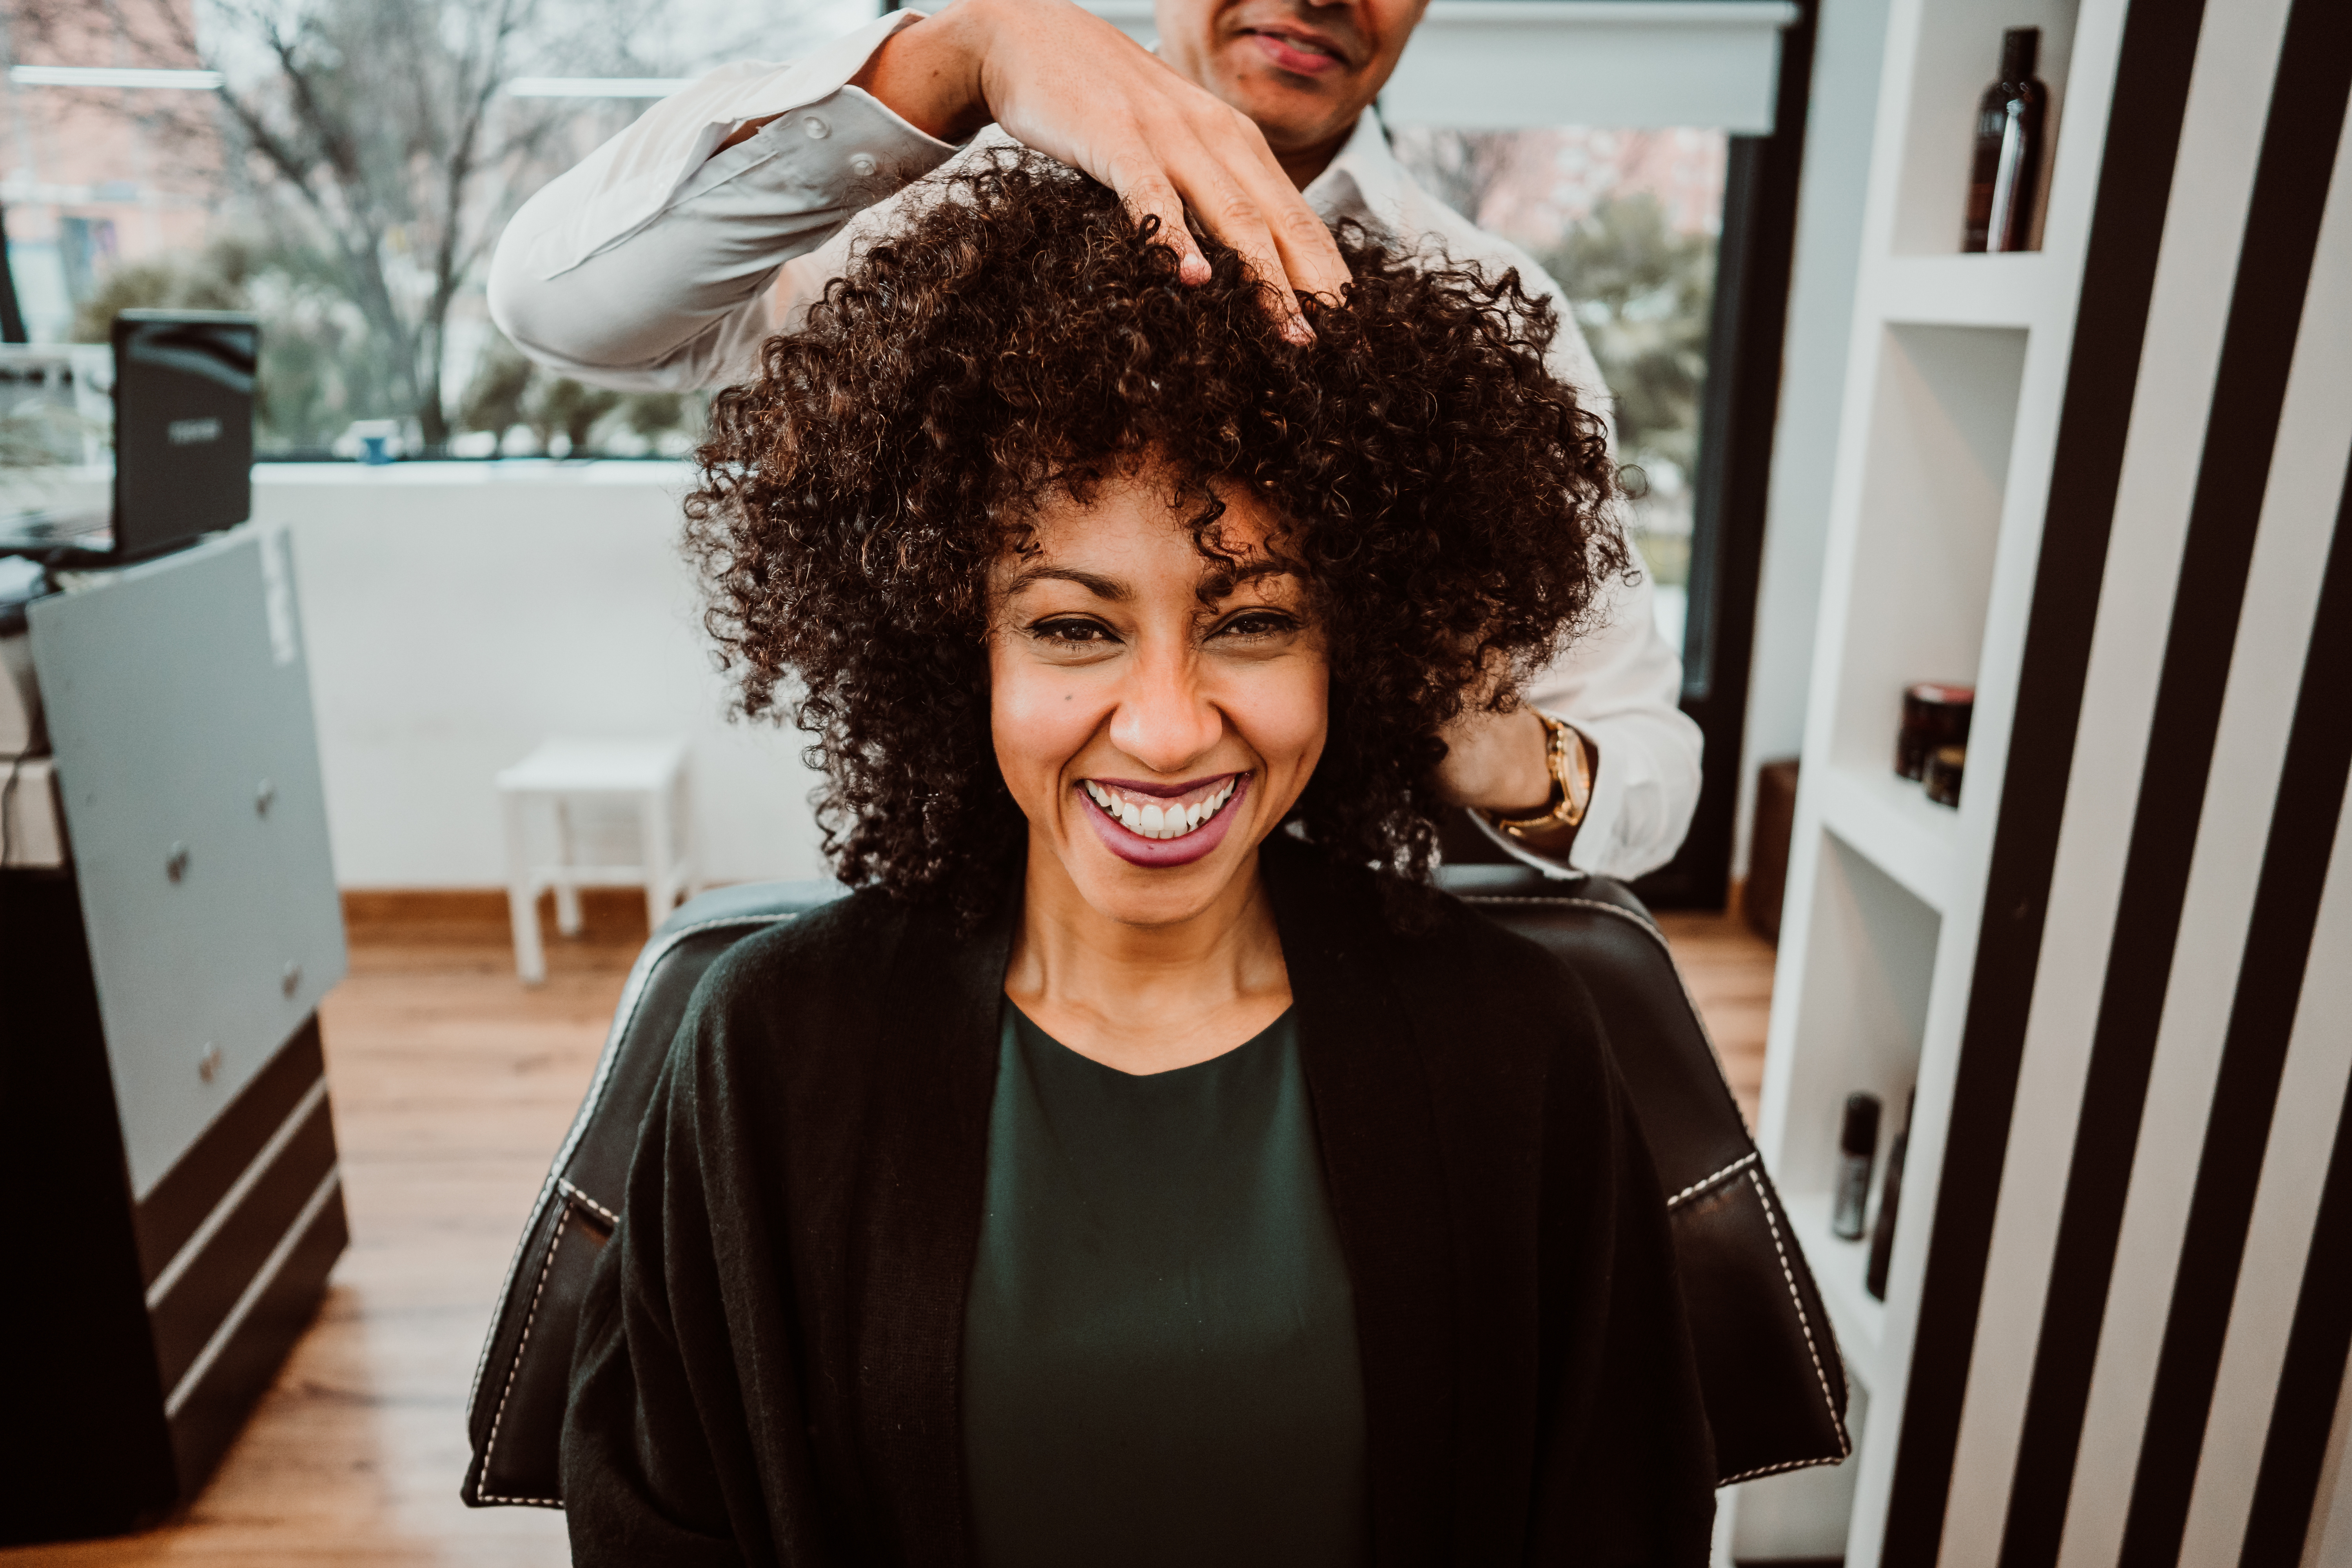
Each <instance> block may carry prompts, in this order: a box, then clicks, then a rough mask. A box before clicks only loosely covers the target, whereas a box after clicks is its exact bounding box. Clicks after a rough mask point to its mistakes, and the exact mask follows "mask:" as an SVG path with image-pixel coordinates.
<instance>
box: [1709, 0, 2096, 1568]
mask: <svg viewBox="0 0 2352 1568" xmlns="http://www.w3.org/2000/svg"><path fill="white" fill-rule="evenodd" d="M2124 6H2125V0H1893V3H1892V5H1891V9H1890V14H1889V16H1888V26H1887V44H1886V55H1885V66H1884V75H1883V77H1882V80H1881V86H1880V91H1879V107H1878V124H1877V128H1876V132H1875V141H1874V154H1873V159H1872V164H1871V174H1870V185H1869V190H1868V194H1867V196H1866V205H1865V211H1864V224H1863V240H1862V243H1863V254H1862V257H1861V260H1860V267H1859V269H1858V272H1857V275H1856V284H1855V300H1854V310H1855V315H1854V328H1853V338H1852V349H1851V353H1852V358H1851V360H1850V361H1849V364H1848V369H1847V375H1846V383H1845V385H1846V392H1845V401H1844V406H1843V410H1842V412H1841V422H1840V428H1839V440H1838V449H1837V458H1836V468H1835V472H1834V475H1833V483H1832V492H1831V513H1830V519H1829V531H1828V545H1827V552H1826V565H1825V571H1824V576H1823V580H1822V600H1821V604H1822V612H1821V616H1822V618H1821V624H1820V627H1819V631H1818V634H1817V640H1816V643H1815V648H1814V660H1813V673H1812V684H1811V695H1810V706H1809V709H1808V715H1807V725H1806V734H1805V744H1804V772H1803V775H1802V783H1801V788H1800V791H1799V795H1798V799H1797V812H1796V824H1795V832H1794V837H1793V840H1792V842H1791V845H1790V868H1789V890H1788V899H1787V903H1786V905H1785V906H1784V912H1783V916H1782V924H1781V938H1780V958H1779V967H1778V973H1777V975H1776V978H1775V983H1774V992H1773V1006H1772V1023H1771V1032H1770V1038H1769V1054H1768V1056H1767V1058H1766V1063H1765V1075H1764V1093H1763V1104H1762V1111H1761V1117H1760V1125H1759V1128H1758V1142H1759V1143H1760V1145H1761V1146H1762V1148H1763V1151H1764V1155H1765V1158H1766V1160H1767V1161H1768V1162H1769V1165H1770V1168H1771V1170H1772V1173H1773V1175H1774V1178H1775V1179H1776V1180H1777V1181H1778V1182H1779V1184H1780V1190H1781V1193H1782V1194H1783V1196H1784V1198H1785V1200H1786V1203H1787V1205H1788V1209H1789V1214H1790V1221H1791V1222H1792V1224H1793V1226H1794V1227H1795V1229H1796V1232H1797V1235H1798V1237H1799V1239H1800V1240H1801V1243H1802V1245H1803V1247H1804V1249H1805V1255H1806V1257H1807V1258H1808V1259H1809V1260H1810V1262H1811V1265H1812V1268H1813V1273H1814V1276H1815V1278H1816V1279H1817V1280H1818V1281H1819V1283H1820V1286H1821V1289H1822V1297H1823V1300H1824V1302H1825V1304H1826V1306H1827V1308H1828V1310H1829V1314H1830V1319H1831V1324H1832V1328H1833V1329H1834V1330H1835V1331H1836V1334H1837V1337H1838V1343H1839V1347H1840V1349H1841V1350H1842V1351H1843V1354H1844V1357H1845V1363H1846V1370H1847V1373H1848V1374H1849V1382H1850V1386H1851V1388H1852V1392H1853V1418H1852V1420H1851V1423H1850V1424H1851V1425H1852V1426H1853V1429H1854V1437H1855V1445H1856V1446H1855V1453H1854V1457H1853V1458H1852V1459H1851V1460H1849V1461H1848V1462H1847V1463H1846V1464H1845V1465H1843V1466H1841V1467H1838V1468H1835V1469H1832V1470H1814V1471H1805V1472H1800V1473H1798V1474H1795V1475H1791V1476H1787V1477H1778V1478H1772V1479H1767V1480H1763V1481H1758V1482H1752V1483H1749V1484H1748V1485H1747V1486H1743V1487H1738V1488H1734V1489H1731V1491H1730V1492H1728V1493H1727V1494H1726V1498H1725V1509H1724V1521H1723V1523H1722V1525H1721V1527H1720V1529H1719V1530H1718V1537H1717V1538H1718V1557H1719V1559H1720V1560H1723V1561H1726V1562H1728V1561H1732V1560H1738V1561H1740V1562H1745V1563H1760V1562H1769V1561H1770V1560H1772V1559H1776V1558H1780V1559H1786V1558H1797V1557H1816V1558H1818V1557H1834V1556H1837V1555H1838V1554H1840V1553H1841V1552H1843V1555H1844V1558H1845V1561H1846V1563H1847V1564H1848V1568H1876V1564H1877V1563H1878V1561H1879V1551H1878V1547H1879V1541H1880V1539H1881V1536H1882V1535H1883V1533H1884V1526H1885V1512H1886V1501H1887V1492H1888V1483H1889V1481H1890V1479H1891V1473H1892V1469H1893V1459H1894V1451H1895V1437H1896V1435H1897V1433H1898V1431H1899V1428H1900V1426H1901V1417H1902V1409H1903V1402H1904V1393H1905V1388H1906V1383H1907V1380H1908V1373H1909V1369H1910V1359H1911V1343H1912V1338H1913V1334H1914V1331H1915V1330H1916V1324H1917V1321H1918V1313H1919V1286H1920V1279H1921V1274H1922V1272H1923V1268H1924V1265H1925V1262H1926V1254H1927V1245H1926V1244H1927V1235H1926V1231H1927V1221H1928V1219H1929V1217H1930V1216H1932V1215H1933V1213H1934V1210H1935V1205H1936V1187H1937V1181H1938V1179H1939V1174H1940V1172H1941V1167H1942V1153H1943V1143H1944V1129H1945V1125H1946V1121H1947V1119H1948V1112H1949V1109H1950V1097H1951V1088H1952V1083H1953V1079H1954V1074H1955V1069H1956V1067H1957V1065H1958V1051H1959V1045H1960V1030H1961V1025H1962V1021H1963V1019H1964V1017H1965V1015H1966V1012H1967V1005H1968V987H1969V976H1970V973H1971V970H1972V968H1973V964H1974V959H1975V949H1976V941H1977V932H1978V929H1979V921H1980V919H1981V916H1982V912H1983V908H1982V907H1983V899H1984V885H1985V875H1986V868H1987V860H1988V858H1989V855H1990V847H1991V843H1992V836H1993V835H1992V830H1993V826H1994V821H1995V818H1996V816H1997V815H1998V811H1999V807H2000V801H1999V799H1998V793H1999V789H2000V779H2001V775H2002V772H2003V769H2004V766H2005V763H2006V761H2007V749H2008V740H2009V732H2010V724H2011V712H2012V708H2013V705H2014V699H2015V695H2016V690H2017V678H2018V666H2019V660H2020V658H2021V650H2022V643H2023V637H2024V630H2025V625H2026V618H2027V610H2028V606H2029V603H2030V601H2031V599H2032V592H2033V575H2034V571H2035V567H2036V563H2037V559H2038V554H2039V549H2040V542H2041V529H2042V513H2043V510H2044V506H2045V503H2046V500H2047V495H2048V490H2049V482H2050V470H2051V461H2052V456H2053V446H2054V443H2055V439H2056V435H2057V421H2058V410H2059V404H2060V398H2061V395H2062V392H2063V384H2064V379H2065V374H2066V362H2067V355H2068V352H2069V348H2070V343H2071V339H2072V335H2073V331H2074V311H2075V303H2076V299H2077V295H2078V292H2079V289H2080V285H2081V281H2082V271H2083V248H2084V239H2085V236H2086V231H2087V228H2088V224H2089V212H2090V206H2091V202H2092V199H2093V196H2094V194H2095V185H2096V183H2097V178H2098V172H2099V163H2100V153H2101V151H2102V143H2103V142H2104V139H2105V118H2106V105H2107V101H2108V99H2109V96H2110V93H2111V89H2112V86H2113V78H2114V72H2115V65H2116V47H2117V45H2118V42H2119V39H2120V35H2121V31H2122V24H2123V13H2124ZM2012 26H2038V27H2040V28H2041V29H2042V61H2041V66H2040V71H2039V74H2040V75H2041V77H2042V79H2043V81H2045V82H2046V83H2047V84H2048V85H2049V88H2050V90H2051V99H2052V117H2051V121H2052V123H2051V131H2050V133H2049V139H2048V142H2047V143H2046V145H2047V147H2048V149H2049V153H2048V165H2049V166H2048V169H2047V172H2046V179H2047V185H2046V192H2047V195H2046V199H2045V201H2044V204H2043V211H2044V214H2045V216H2044V218H2043V220H2042V248H2041V249H2039V250H2038V251H2032V252H2025V253H2019V254H2014V255H2003V256H1964V255H1960V254H1958V246H1959V237H1960V225H1961V216H1962V211H1963V204H1964V198H1965V195H1966V188H1967V180H1968V173H1969V152H1970V142H1971V136H1972V132H1973V127H1974V116H1975V108H1976V100H1977V98H1978V95H1979V93H1981V92H1982V91H1983V89H1984V88H1985V85H1986V84H1987V83H1988V82H1989V81H1990V79H1992V77H1993V76H1994V74H1995V71H1996V68H1997V67H1998V65H1999V62H2000V36H2001V31H2002V29H2003V28H2005V27H2012ZM1921 680H1935V681H1949V682H1958V683H1961V684H1973V685H1974V686H1975V687H1976V689H1977V703H1976V712H1975V718H1974V721H1973V727H1972V731H1971V734H1970V737H1969V761H1968V771H1967V777H1966V781H1965V783H1964V785H1963V788H1962V791H1961V796H1960V804H1959V805H1958V808H1957V809H1952V808H1948V807H1944V806H1940V805H1935V804H1933V803H1932V802H1930V801H1928V800H1927V798H1926V796H1925V795H1923V794H1922V793H1921V792H1920V790H1919V787H1918V786H1917V785H1916V784H1911V783H1909V782H1908V781H1906V780H1904V779H1902V778H1899V777H1897V776H1896V775H1895V772H1894V752H1895V731H1896V728H1897V724H1898V721H1899V718H1900V713H1901V706H1902V693H1903V689H1904V688H1905V687H1906V686H1907V685H1909V684H1910V683H1912V682H1914V681H1921ZM1915 1089H1916V1110H1914V1112H1913V1120H1912V1122H1911V1132H1910V1144H1909V1153H1908V1159H1907V1163H1906V1173H1905V1181H1904V1186H1903V1193H1902V1209H1901V1216H1902V1223H1901V1224H1899V1225H1898V1226H1896V1229H1895V1251H1894V1258H1893V1267H1892V1269H1891V1272H1890V1277H1889V1279H1888V1288H1887V1294H1886V1299H1885V1300H1884V1301H1880V1300H1876V1299H1874V1297H1872V1296H1871V1295H1870V1294H1869V1292H1868V1291H1867V1290H1866V1289H1864V1282H1863V1277H1864V1268H1865V1264H1866V1258H1867V1255H1868V1251H1869V1247H1868V1244H1867V1242H1866V1241H1844V1240H1840V1239H1838V1238H1837V1237H1833V1236H1832V1235H1831V1234H1830V1228H1829V1210H1830V1184H1831V1181H1832V1174H1833V1171H1834V1166H1835V1161H1836V1153H1837V1136H1838V1128H1839V1118H1840V1114H1841V1110H1842V1108H1843V1103H1844V1100H1845V1098H1846V1096H1847V1095H1848V1094H1850V1093H1853V1092H1854V1091H1856V1090H1866V1091H1868V1092H1871V1093H1874V1094H1875V1095H1877V1096H1878V1097H1879V1099H1880V1100H1881V1101H1882V1102H1883V1103H1884V1105H1885V1116H1884V1118H1883V1119H1882V1130H1881V1132H1880V1140H1879V1154H1880V1162H1879V1169H1880V1170H1881V1171H1883V1170H1884V1166H1885V1154H1886V1152H1887V1149H1888V1146H1889V1144H1890V1143H1891V1142H1892V1141H1893V1138H1894V1136H1895V1132H1896V1131H1898V1130H1899V1129H1900V1128H1901V1127H1902V1125H1903V1118H1904V1106H1905V1102H1906V1099H1907V1098H1908V1097H1910V1096H1911V1095H1912V1093H1913V1091H1914V1090H1915ZM1875 1185H1876V1178H1875V1176H1874V1187H1875ZM1876 1200H1877V1194H1876V1192H1875V1191H1874V1193H1873V1202H1872V1208H1873V1211H1875V1209H1876V1206H1877V1201H1876ZM1865 1234H1866V1232H1865Z"/></svg>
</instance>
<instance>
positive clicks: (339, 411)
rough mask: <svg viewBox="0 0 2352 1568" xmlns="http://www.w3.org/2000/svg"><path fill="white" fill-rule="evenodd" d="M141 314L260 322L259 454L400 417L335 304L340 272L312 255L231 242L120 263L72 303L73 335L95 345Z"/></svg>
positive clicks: (360, 335)
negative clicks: (124, 316)
mask: <svg viewBox="0 0 2352 1568" xmlns="http://www.w3.org/2000/svg"><path fill="white" fill-rule="evenodd" d="M141 307H144V308H148V309H161V310H250V311H253V312H254V313H255V314H256V315H257V316H259V317H260V319H261V368H260V374H259V375H258V378H257V381H258V385H257V392H256V395H255V407H254V421H255V425H256V426H257V428H256V430H255V437H256V440H257V445H258V446H259V447H260V448H261V449H262V450H265V451H267V450H270V449H272V448H275V449H278V450H285V449H287V448H289V447H290V448H295V449H311V450H315V449H319V448H323V447H327V446H329V445H331V443H332V442H333V441H334V439H335V437H338V436H340V435H341V434H342V433H343V430H344V428H345V427H346V426H349V425H350V424H351V422H352V420H354V419H374V418H384V417H391V416H398V415H400V414H402V413H404V412H405V409H404V407H403V406H402V405H403V403H404V401H405V400H404V399H403V398H402V397H400V396H399V395H398V394H397V392H396V389H395V388H394V386H393V385H392V384H391V378H390V376H389V375H388V374H386V369H385V367H386V356H385V355H384V354H383V353H378V352H373V347H374V346H373V343H372V342H371V333H370V329H369V326H368V322H367V320H366V318H365V317H363V316H362V314H361V313H360V311H359V310H358V309H357V308H356V307H354V306H353V305H352V304H351V303H350V301H349V300H346V299H345V298H344V295H343V287H342V279H341V269H340V268H339V267H338V266H337V264H336V263H335V262H334V261H333V260H332V259H331V258H328V257H325V256H322V255H320V254H319V253H317V252H315V251H310V250H307V249H303V248H300V247H293V246H288V245H284V244H280V243H277V242H274V241H271V240H268V239H265V238H258V237H245V236H235V237H223V238H219V239H215V241H214V242H213V243H212V244H210V245H208V246H206V247H205V248H204V249H203V250H201V251H198V252H196V253H194V255H190V256H182V257H174V258H169V259H165V260H156V261H141V262H130V263H126V264H124V265H122V266H120V267H117V268H114V269H113V270H112V271H111V272H110V273H108V274H107V276H106V279H105V280H104V281H103V282H102V283H101V284H100V286H99V288H98V289H97V291H96V292H94V293H93V294H91V295H90V296H89V299H87V300H83V301H82V304H81V308H80V310H78V311H77V312H76V313H75V316H74V334H73V335H74V337H75V339H76V340H77V341H79V342H105V341H106V337H107V331H108V329H109V328H110V326H111V325H112V323H113V321H114V317H115V313H116V312H117V311H119V310H131V309H135V308H141Z"/></svg>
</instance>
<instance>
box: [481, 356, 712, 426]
mask: <svg viewBox="0 0 2352 1568" xmlns="http://www.w3.org/2000/svg"><path fill="white" fill-rule="evenodd" d="M708 406H709V399H708V398H707V397H706V396H704V395H699V394H697V395H684V394H680V393H676V392H614V391H611V390H609V389H607V388H604V387H598V386H590V385H588V384H585V383H584V382H578V381H574V380H572V378H571V377H570V376H564V375H555V374H551V373H550V372H548V371H547V370H545V369H543V368H541V366H539V365H535V364H533V363H531V362H530V360H529V359H527V358H525V357H524V355H523V353H522V351H521V350H520V349H518V348H516V347H515V346H514V344H513V343H511V342H508V341H507V339H506V337H505V336H504V335H503V334H493V335H492V337H491V339H490V342H489V345H488V347H487V348H486V349H484V350H483V352H482V356H481V358H480V360H479V361H478V362H477V363H476V365H475V368H474V378H473V381H472V382H471V383H470V384H468V385H467V388H466V395H465V397H464V399H463V400H462V401H461V402H460V403H459V405H458V414H457V423H458V425H459V426H460V427H461V428H464V429H467V430H479V431H488V432H489V433H491V434H492V435H495V436H498V437H500V438H501V439H503V438H504V437H506V435H507V433H508V432H509V431H510V430H512V429H513V428H514V427H515V426H518V425H520V426H522V427H523V428H525V429H526V430H528V431H530V436H531V440H532V443H533V444H534V445H535V446H536V447H538V448H539V449H540V450H541V451H543V452H545V451H555V450H558V449H559V448H560V449H561V450H562V452H563V453H566V454H575V455H585V454H589V453H594V452H611V451H614V450H616V449H625V448H627V447H631V446H635V447H640V448H649V449H654V450H665V451H670V452H677V451H680V450H683V447H684V445H685V444H686V442H688V441H689V440H690V439H691V438H692V437H694V436H695V434H696V433H697V432H698V431H699V430H700V428H701V426H702V420H703V416H704V414H705V412H706V410H707V408H708ZM624 432H626V436H625V435H624ZM558 437H562V440H561V441H560V442H559V441H558V439H557V438H558ZM628 437H635V440H634V441H631V440H629V439H628ZM626 455H628V456H636V455H638V454H637V453H636V452H634V451H630V452H626Z"/></svg>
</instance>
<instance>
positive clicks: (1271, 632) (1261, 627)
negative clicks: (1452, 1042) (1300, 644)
mask: <svg viewBox="0 0 2352 1568" xmlns="http://www.w3.org/2000/svg"><path fill="white" fill-rule="evenodd" d="M1297 629H1298V623H1297V620H1296V619H1294V618H1293V617H1291V616H1286V615H1284V614H1283V613H1282V612H1280V611H1279V610H1251V611H1248V612H1245V613H1244V614H1242V615H1238V616H1234V618H1233V619H1232V620H1230V621H1227V622H1226V623H1225V624H1224V625H1223V626H1219V627H1218V628H1217V632H1216V635H1217V636H1219V637H1281V636H1283V635H1285V634H1286V633H1288V632H1293V631H1296V630H1297Z"/></svg>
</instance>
